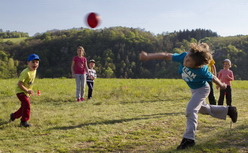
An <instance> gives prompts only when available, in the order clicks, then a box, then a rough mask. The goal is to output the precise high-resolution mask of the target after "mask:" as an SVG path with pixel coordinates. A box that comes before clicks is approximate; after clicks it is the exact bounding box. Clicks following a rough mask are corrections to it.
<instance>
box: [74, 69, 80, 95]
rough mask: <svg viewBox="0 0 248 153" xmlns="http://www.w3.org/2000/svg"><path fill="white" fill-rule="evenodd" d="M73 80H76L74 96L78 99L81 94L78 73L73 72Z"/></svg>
mask: <svg viewBox="0 0 248 153" xmlns="http://www.w3.org/2000/svg"><path fill="white" fill-rule="evenodd" d="M75 80H76V98H77V99H80V97H81V95H80V93H81V81H80V80H81V77H80V74H75Z"/></svg>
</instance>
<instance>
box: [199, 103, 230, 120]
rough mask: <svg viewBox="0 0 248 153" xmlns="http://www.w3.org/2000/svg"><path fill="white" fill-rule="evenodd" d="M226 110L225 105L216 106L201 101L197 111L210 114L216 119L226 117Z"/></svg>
mask: <svg viewBox="0 0 248 153" xmlns="http://www.w3.org/2000/svg"><path fill="white" fill-rule="evenodd" d="M227 112H228V107H227V106H218V105H208V104H206V103H203V104H202V106H201V109H200V110H199V113H201V114H205V115H211V116H212V117H214V118H218V119H223V120H225V119H226V116H227Z"/></svg>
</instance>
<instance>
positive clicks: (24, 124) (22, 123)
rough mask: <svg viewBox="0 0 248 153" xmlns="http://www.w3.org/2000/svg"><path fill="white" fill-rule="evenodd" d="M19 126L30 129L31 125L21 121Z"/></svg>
mask: <svg viewBox="0 0 248 153" xmlns="http://www.w3.org/2000/svg"><path fill="white" fill-rule="evenodd" d="M20 125H21V126H24V127H30V126H31V124H29V123H28V122H27V121H21V123H20Z"/></svg>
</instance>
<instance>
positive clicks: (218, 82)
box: [212, 76, 226, 89]
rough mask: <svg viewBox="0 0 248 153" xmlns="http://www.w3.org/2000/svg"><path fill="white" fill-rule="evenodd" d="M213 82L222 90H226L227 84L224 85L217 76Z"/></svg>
mask: <svg viewBox="0 0 248 153" xmlns="http://www.w3.org/2000/svg"><path fill="white" fill-rule="evenodd" d="M212 81H213V82H214V83H215V84H216V85H217V87H220V89H226V84H225V83H222V82H221V81H220V80H219V79H218V78H217V77H216V76H214V78H213V80H212Z"/></svg>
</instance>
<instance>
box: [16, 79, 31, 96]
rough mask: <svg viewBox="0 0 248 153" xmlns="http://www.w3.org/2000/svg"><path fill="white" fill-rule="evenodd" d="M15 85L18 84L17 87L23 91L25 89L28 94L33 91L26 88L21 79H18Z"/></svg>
mask: <svg viewBox="0 0 248 153" xmlns="http://www.w3.org/2000/svg"><path fill="white" fill-rule="evenodd" d="M17 85H18V87H19V88H21V89H22V90H23V91H25V92H26V93H28V94H30V95H31V94H33V93H34V91H33V90H30V89H27V88H26V87H25V86H24V85H23V82H22V81H18V83H17Z"/></svg>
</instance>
